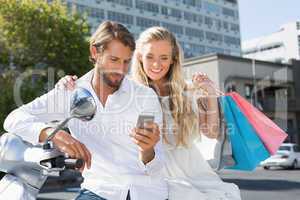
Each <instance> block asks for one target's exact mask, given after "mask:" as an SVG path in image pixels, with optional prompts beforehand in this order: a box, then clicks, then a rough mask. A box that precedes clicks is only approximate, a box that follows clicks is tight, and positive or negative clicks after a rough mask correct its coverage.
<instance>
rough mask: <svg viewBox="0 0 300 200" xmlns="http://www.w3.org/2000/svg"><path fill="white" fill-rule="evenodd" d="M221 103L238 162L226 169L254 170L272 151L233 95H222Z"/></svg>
mask: <svg viewBox="0 0 300 200" xmlns="http://www.w3.org/2000/svg"><path fill="white" fill-rule="evenodd" d="M220 105H221V108H222V109H223V113H224V117H225V121H226V126H227V134H228V135H229V138H230V141H231V146H232V154H233V158H234V160H235V162H236V164H235V165H234V166H231V167H226V169H235V170H247V171H251V170H254V169H255V168H256V167H257V166H258V165H259V163H260V162H261V161H263V160H265V159H267V158H268V157H270V153H269V152H268V150H267V149H266V148H265V146H264V144H263V143H262V141H261V140H260V138H259V136H258V135H257V133H256V132H255V129H254V128H253V127H252V125H251V124H250V123H249V121H248V120H247V118H246V117H245V115H244V114H243V113H242V112H241V110H240V109H239V107H238V106H237V104H236V103H235V101H234V100H233V98H232V97H230V96H222V97H220Z"/></svg>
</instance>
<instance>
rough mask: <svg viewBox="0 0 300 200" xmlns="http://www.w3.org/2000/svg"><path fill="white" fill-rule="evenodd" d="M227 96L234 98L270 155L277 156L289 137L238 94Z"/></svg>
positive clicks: (233, 93)
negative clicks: (280, 147)
mask: <svg viewBox="0 0 300 200" xmlns="http://www.w3.org/2000/svg"><path fill="white" fill-rule="evenodd" d="M226 95H228V96H231V97H232V99H233V100H234V101H235V103H236V104H237V105H238V107H239V109H240V110H241V111H242V112H243V114H244V115H245V117H247V119H248V121H249V122H250V124H251V125H252V126H253V128H254V129H255V131H256V133H257V135H258V136H259V137H260V139H261V140H262V142H263V143H264V145H265V147H266V148H267V149H268V151H269V152H270V154H271V155H273V154H275V153H276V151H277V150H278V148H279V146H280V145H281V144H282V143H283V141H284V140H285V138H286V137H287V134H286V133H285V132H284V131H283V130H282V129H281V128H279V127H278V126H277V125H276V124H275V123H274V122H273V121H272V120H271V119H269V118H268V117H267V116H265V115H264V114H263V113H261V112H260V111H259V110H258V109H257V108H255V107H254V106H253V105H252V104H251V103H249V102H248V101H247V100H246V99H244V98H243V97H241V96H240V95H239V94H238V93H236V92H231V93H228V94H226Z"/></svg>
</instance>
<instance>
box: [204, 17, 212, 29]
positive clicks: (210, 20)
mask: <svg viewBox="0 0 300 200" xmlns="http://www.w3.org/2000/svg"><path fill="white" fill-rule="evenodd" d="M204 22H205V24H206V25H207V26H209V27H211V26H212V25H213V20H212V18H210V17H205V18H204Z"/></svg>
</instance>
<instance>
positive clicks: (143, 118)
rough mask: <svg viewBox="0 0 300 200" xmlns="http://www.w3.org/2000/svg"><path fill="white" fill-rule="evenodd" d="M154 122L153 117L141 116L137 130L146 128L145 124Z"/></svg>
mask: <svg viewBox="0 0 300 200" xmlns="http://www.w3.org/2000/svg"><path fill="white" fill-rule="evenodd" d="M151 122H154V116H153V115H139V118H138V120H137V123H136V127H137V128H144V124H145V123H151Z"/></svg>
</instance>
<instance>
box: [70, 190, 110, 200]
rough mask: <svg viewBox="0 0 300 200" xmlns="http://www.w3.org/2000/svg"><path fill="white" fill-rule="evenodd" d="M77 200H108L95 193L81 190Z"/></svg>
mask: <svg viewBox="0 0 300 200" xmlns="http://www.w3.org/2000/svg"><path fill="white" fill-rule="evenodd" d="M75 200H106V199H104V198H102V197H100V196H98V195H96V194H95V193H93V192H91V191H89V190H87V189H82V190H80V193H79V196H78V197H76V199H75Z"/></svg>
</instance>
